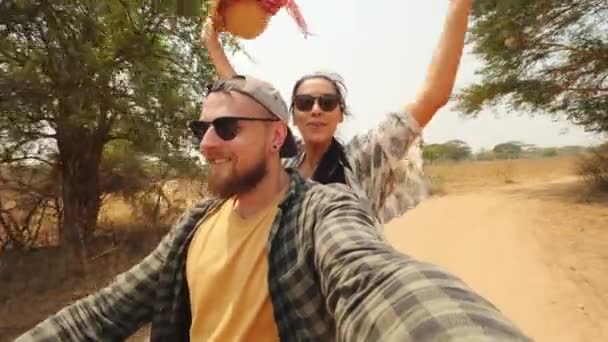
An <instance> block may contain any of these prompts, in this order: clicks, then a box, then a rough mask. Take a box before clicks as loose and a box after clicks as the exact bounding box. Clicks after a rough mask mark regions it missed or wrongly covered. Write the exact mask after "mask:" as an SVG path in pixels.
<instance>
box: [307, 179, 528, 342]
mask: <svg viewBox="0 0 608 342" xmlns="http://www.w3.org/2000/svg"><path fill="white" fill-rule="evenodd" d="M337 187H340V186H338V185H336V186H332V188H334V189H336V188H337ZM330 197H333V198H331V200H330V199H328V198H326V201H323V202H324V205H323V207H322V208H319V209H318V210H317V212H318V216H317V222H318V225H317V226H316V228H315V230H314V233H313V234H314V260H315V266H316V268H317V271H318V273H319V275H320V280H321V288H322V291H323V294H324V295H325V298H326V301H327V305H328V308H329V310H330V312H331V313H332V315H333V317H335V320H336V328H337V335H338V336H337V340H339V341H464V340H466V341H488V340H491V341H497V340H500V341H529V340H530V339H529V338H528V337H526V336H525V335H524V334H523V333H522V332H521V331H520V330H519V329H518V328H517V327H516V326H514V324H513V323H512V322H510V321H509V320H508V319H507V318H506V317H505V316H503V314H501V312H500V311H498V309H496V308H495V307H494V306H493V305H492V304H491V303H489V302H488V301H486V300H485V299H483V298H482V297H480V296H479V295H477V294H476V293H475V292H473V291H472V290H471V289H470V288H469V287H467V285H465V283H464V282H463V281H461V280H460V279H458V278H456V277H454V276H452V275H450V274H449V273H447V272H445V271H444V270H442V269H440V268H438V267H436V266H434V265H431V264H428V263H424V262H421V261H418V260H415V259H413V258H411V257H409V256H407V255H404V254H402V253H400V252H398V251H397V250H395V249H393V248H392V247H391V246H390V245H388V244H387V242H386V241H384V240H383V239H382V237H381V236H380V235H379V233H378V230H377V228H374V223H373V221H372V220H371V215H370V212H369V210H365V209H364V207H365V206H362V205H361V203H360V202H359V201H358V200H357V199H356V198H355V197H354V196H353V195H352V194H351V193H349V192H346V191H330Z"/></svg>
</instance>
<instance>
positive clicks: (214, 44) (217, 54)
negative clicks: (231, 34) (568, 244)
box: [200, 18, 236, 79]
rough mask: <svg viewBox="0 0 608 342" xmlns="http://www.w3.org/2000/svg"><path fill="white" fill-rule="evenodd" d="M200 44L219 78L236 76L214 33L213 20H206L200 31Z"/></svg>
mask: <svg viewBox="0 0 608 342" xmlns="http://www.w3.org/2000/svg"><path fill="white" fill-rule="evenodd" d="M200 43H201V47H202V48H206V49H207V53H208V54H209V58H211V62H212V63H213V65H215V70H216V72H217V74H218V75H219V77H220V78H223V79H228V78H231V77H233V76H234V75H236V71H235V70H234V68H233V67H232V65H230V61H229V60H228V57H227V56H226V52H225V51H224V48H223V47H222V43H221V42H220V38H219V32H217V31H216V28H215V25H214V24H213V19H211V18H207V20H206V21H205V24H204V25H203V28H202V29H201V37H200Z"/></svg>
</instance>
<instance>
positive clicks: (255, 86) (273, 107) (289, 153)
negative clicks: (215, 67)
mask: <svg viewBox="0 0 608 342" xmlns="http://www.w3.org/2000/svg"><path fill="white" fill-rule="evenodd" d="M223 82H226V83H227V84H228V85H229V87H230V90H233V91H237V92H239V93H241V94H244V95H247V96H249V97H251V98H252V99H253V100H255V101H256V102H258V103H259V104H261V105H262V106H264V107H265V108H266V109H268V111H269V112H271V113H272V114H273V115H274V116H276V117H277V118H279V119H280V120H281V121H283V122H284V123H285V124H286V125H287V137H286V138H285V142H284V143H283V146H282V147H281V151H280V156H281V157H283V158H290V157H295V156H296V155H297V154H298V146H297V144H296V140H295V138H294V136H293V133H292V132H291V129H290V128H289V117H290V114H289V109H288V107H287V104H286V103H285V100H283V97H282V96H281V93H279V91H278V90H277V89H276V88H275V87H274V86H273V85H272V84H270V83H268V82H266V81H263V80H261V79H258V78H255V77H252V76H244V75H236V76H233V77H232V78H230V79H226V80H223Z"/></svg>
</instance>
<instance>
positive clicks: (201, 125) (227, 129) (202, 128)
mask: <svg viewBox="0 0 608 342" xmlns="http://www.w3.org/2000/svg"><path fill="white" fill-rule="evenodd" d="M239 120H243V121H266V122H270V121H279V119H278V118H274V119H271V118H248V117H237V116H225V117H221V118H217V119H215V120H213V121H211V122H207V121H201V120H193V121H190V124H189V125H188V126H189V127H190V130H191V131H192V134H194V137H195V138H196V140H197V142H199V143H200V142H201V141H202V140H203V137H204V136H205V134H206V133H207V130H209V127H211V126H213V129H214V130H215V133H216V134H217V136H218V137H220V139H222V140H224V141H229V140H232V139H234V138H235V137H236V135H237V133H238V122H239Z"/></svg>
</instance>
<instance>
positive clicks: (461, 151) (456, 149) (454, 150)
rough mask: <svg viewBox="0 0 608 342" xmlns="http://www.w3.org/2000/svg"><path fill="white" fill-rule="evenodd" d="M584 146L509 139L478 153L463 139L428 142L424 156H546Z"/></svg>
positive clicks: (452, 158) (438, 158)
mask: <svg viewBox="0 0 608 342" xmlns="http://www.w3.org/2000/svg"><path fill="white" fill-rule="evenodd" d="M588 149H589V148H587V147H584V146H564V147H538V146H535V145H532V144H526V143H524V142H521V141H507V142H504V143H500V144H497V145H496V146H494V147H493V148H492V149H482V150H481V151H478V152H476V153H474V152H473V149H472V148H471V146H469V144H467V143H466V142H464V141H462V140H449V141H446V142H444V143H441V144H437V143H434V144H426V145H425V146H424V147H423V157H424V160H425V161H426V162H427V163H434V162H440V161H471V160H480V161H483V160H497V159H519V158H546V157H556V156H561V155H576V154H580V153H582V152H585V151H587V150H588Z"/></svg>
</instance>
